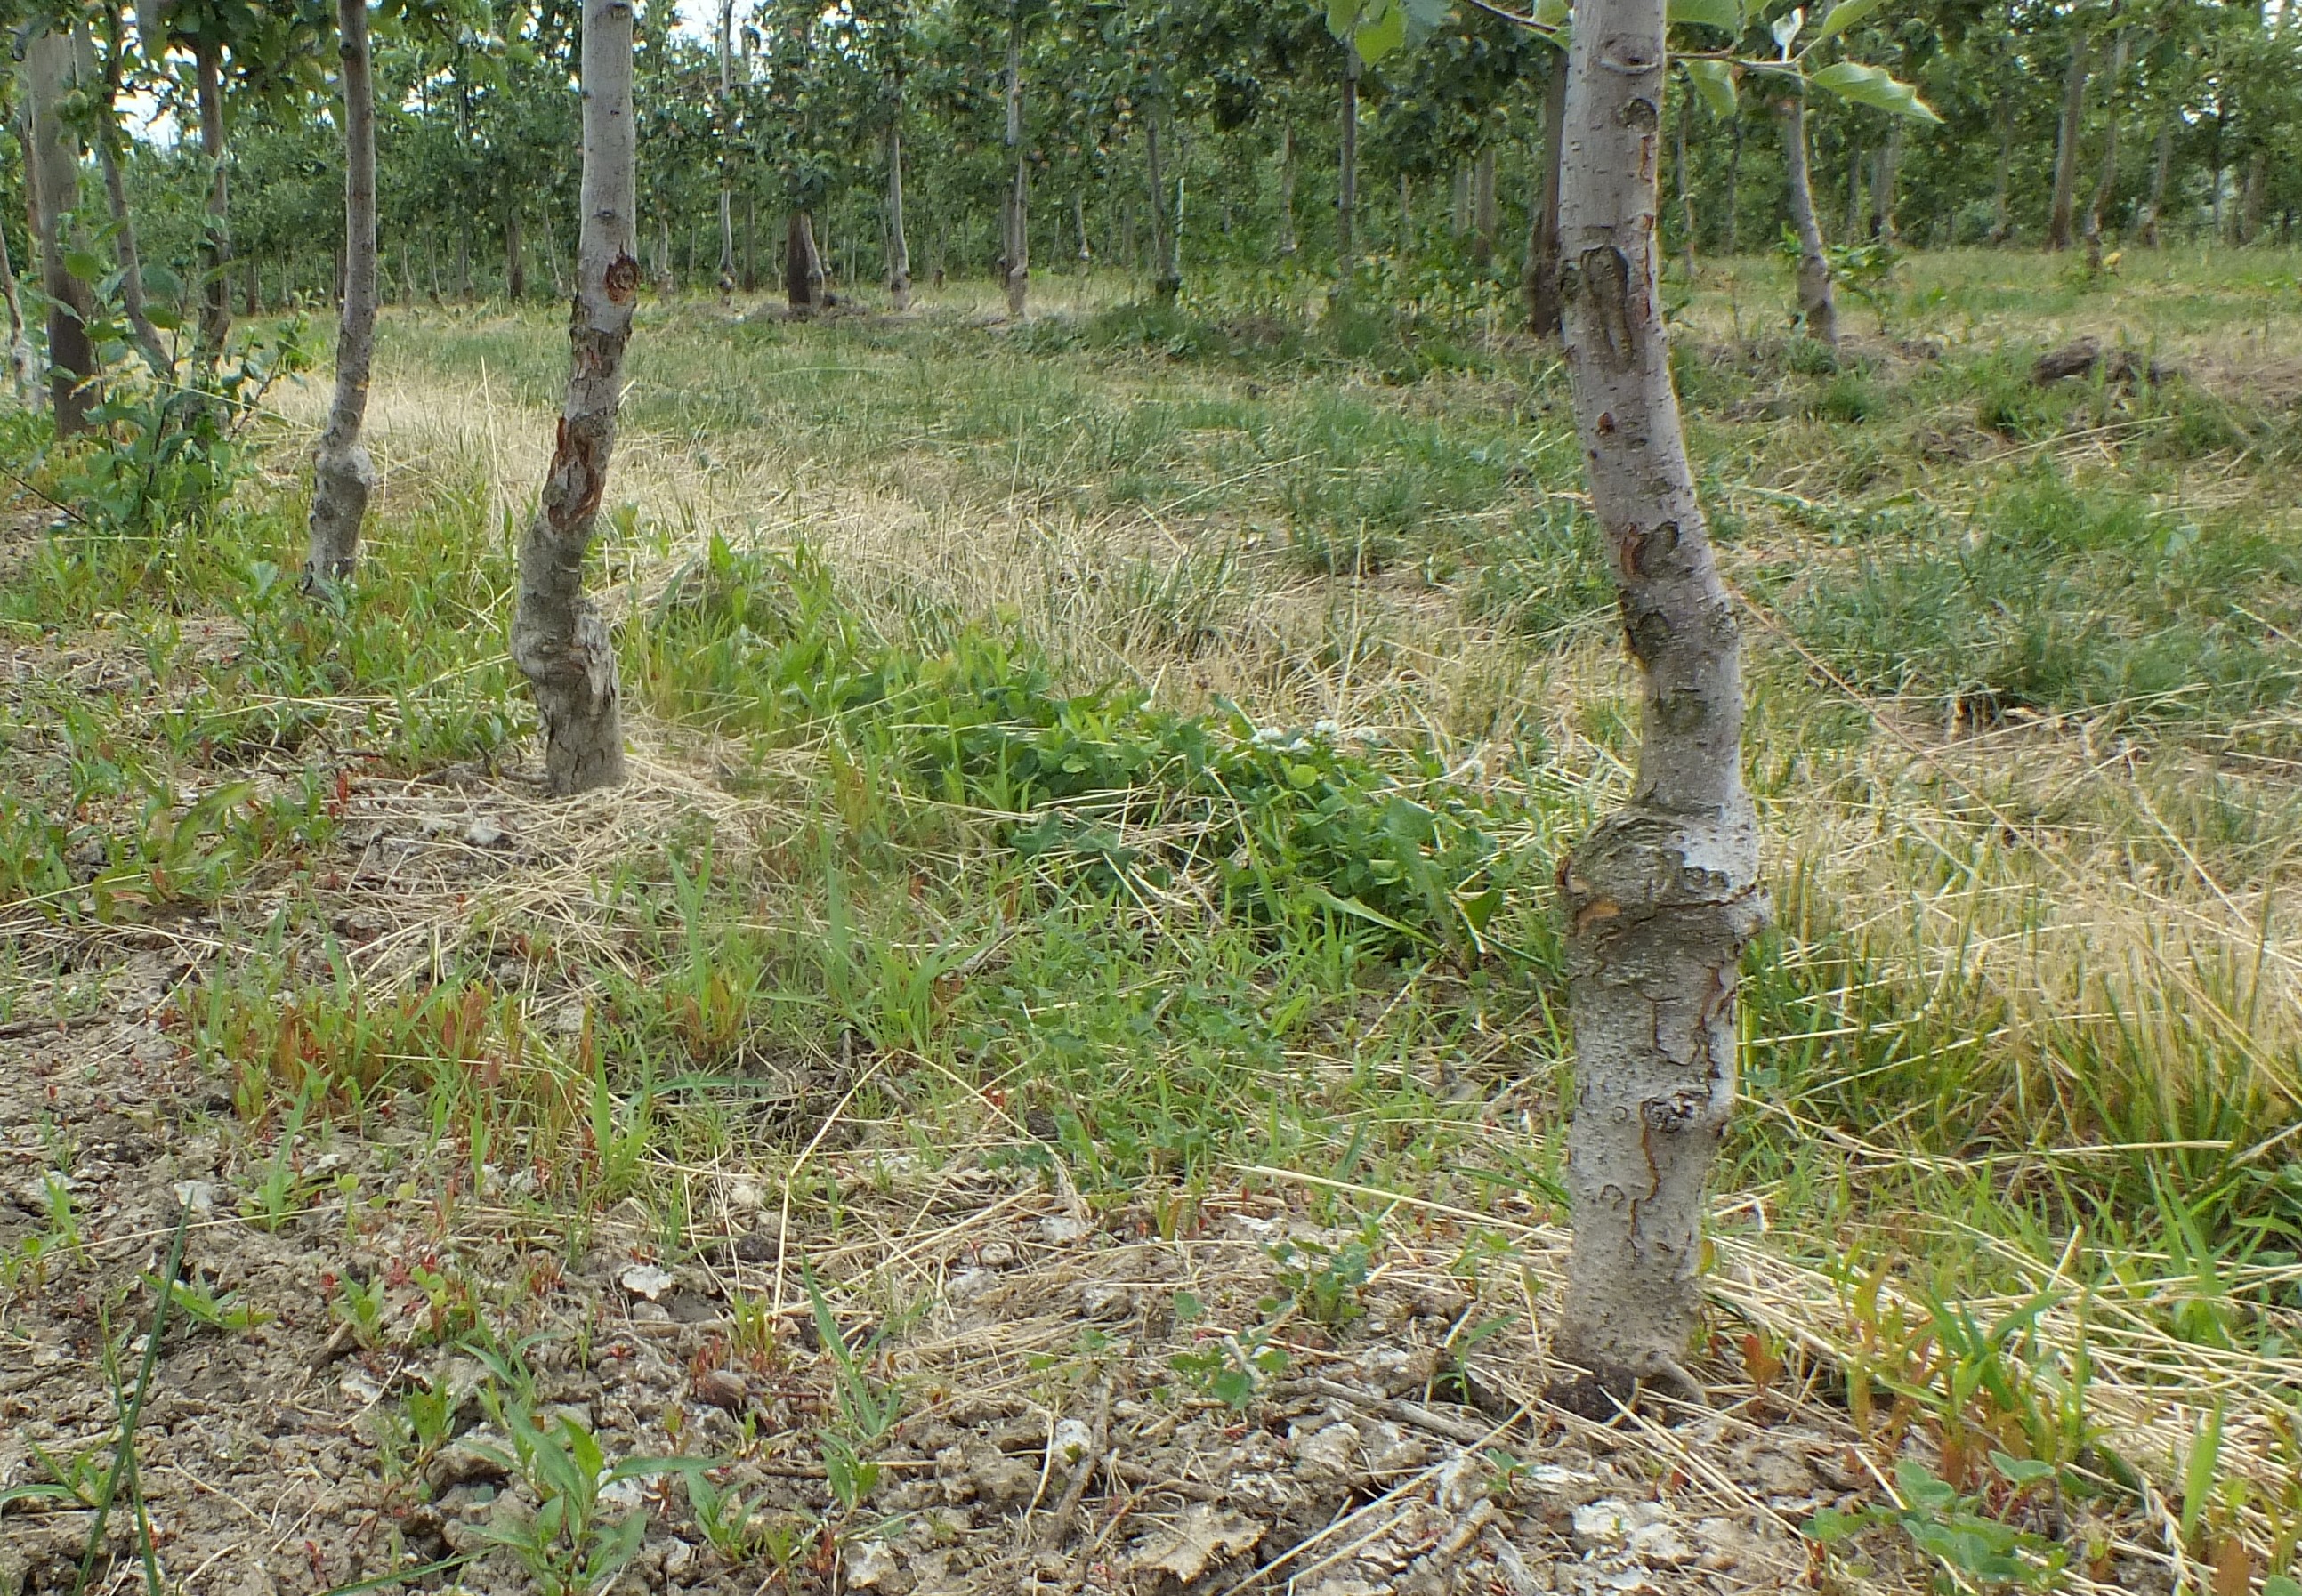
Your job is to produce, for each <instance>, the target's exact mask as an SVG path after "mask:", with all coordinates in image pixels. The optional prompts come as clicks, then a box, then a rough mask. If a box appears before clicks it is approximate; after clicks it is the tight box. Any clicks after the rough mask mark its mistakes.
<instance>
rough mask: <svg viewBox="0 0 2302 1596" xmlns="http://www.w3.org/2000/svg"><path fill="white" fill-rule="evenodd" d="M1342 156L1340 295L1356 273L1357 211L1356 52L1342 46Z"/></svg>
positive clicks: (1338, 240)
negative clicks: (1352, 274)
mask: <svg viewBox="0 0 2302 1596" xmlns="http://www.w3.org/2000/svg"><path fill="white" fill-rule="evenodd" d="M1342 115H1343V130H1342V154H1341V155H1340V164H1339V165H1338V167H1337V171H1336V176H1335V272H1336V276H1337V278H1338V280H1339V281H1340V286H1341V288H1342V290H1343V291H1344V292H1346V293H1348V292H1349V291H1350V286H1351V273H1354V272H1356V271H1357V270H1358V264H1359V263H1358V245H1357V239H1356V236H1355V235H1356V233H1357V221H1358V210H1359V52H1358V46H1356V45H1349V44H1346V45H1345V46H1343V108H1342Z"/></svg>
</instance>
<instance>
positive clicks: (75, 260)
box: [64, 249, 104, 282]
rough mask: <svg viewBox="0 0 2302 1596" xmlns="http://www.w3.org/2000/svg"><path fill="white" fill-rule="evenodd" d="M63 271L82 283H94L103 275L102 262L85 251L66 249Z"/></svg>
mask: <svg viewBox="0 0 2302 1596" xmlns="http://www.w3.org/2000/svg"><path fill="white" fill-rule="evenodd" d="M64 270H65V271H67V272H70V273H71V274H72V275H73V276H75V277H77V278H79V279H80V281H82V282H94V281H96V280H97V278H99V277H101V276H103V275H104V262H103V260H102V259H101V258H100V257H99V256H94V255H91V254H89V253H88V251H87V250H85V249H67V250H65V251H64Z"/></svg>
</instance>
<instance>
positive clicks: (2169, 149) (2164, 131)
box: [2139, 122, 2174, 249]
mask: <svg viewBox="0 0 2302 1596" xmlns="http://www.w3.org/2000/svg"><path fill="white" fill-rule="evenodd" d="M2155 155H2156V159H2155V163H2154V164H2153V165H2152V167H2151V170H2150V210H2149V214H2147V215H2146V216H2144V217H2143V219H2142V226H2141V228H2140V230H2139V231H2140V233H2141V238H2142V242H2143V244H2144V246H2145V247H2146V248H2151V249H2155V248H2158V231H2159V228H2160V226H2161V225H2162V223H2163V218H2164V216H2165V214H2166V179H2167V175H2168V173H2170V172H2172V170H2173V166H2174V124H2173V123H2172V122H2167V123H2166V124H2165V125H2164V126H2163V127H2162V128H2160V129H2159V130H2158V148H2157V150H2156V152H2155Z"/></svg>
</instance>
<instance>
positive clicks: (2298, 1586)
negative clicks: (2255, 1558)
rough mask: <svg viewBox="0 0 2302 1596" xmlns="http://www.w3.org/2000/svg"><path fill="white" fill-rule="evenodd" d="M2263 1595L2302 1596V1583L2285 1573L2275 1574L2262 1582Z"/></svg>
mask: <svg viewBox="0 0 2302 1596" xmlns="http://www.w3.org/2000/svg"><path fill="white" fill-rule="evenodd" d="M2262 1596H2302V1583H2296V1582H2295V1581H2293V1580H2291V1579H2289V1578H2288V1577H2287V1576H2286V1575H2283V1574H2273V1575H2271V1576H2270V1577H2269V1578H2268V1579H2265V1580H2264V1581H2263V1582H2262Z"/></svg>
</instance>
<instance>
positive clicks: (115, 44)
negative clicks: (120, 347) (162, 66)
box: [95, 0, 175, 377]
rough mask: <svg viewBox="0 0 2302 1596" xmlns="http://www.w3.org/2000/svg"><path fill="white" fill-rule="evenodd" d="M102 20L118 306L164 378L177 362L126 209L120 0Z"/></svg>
mask: <svg viewBox="0 0 2302 1596" xmlns="http://www.w3.org/2000/svg"><path fill="white" fill-rule="evenodd" d="M104 21H105V52H104V59H103V72H102V77H101V80H100V81H101V84H102V88H103V93H102V94H101V95H100V96H99V97H97V104H96V106H95V110H96V155H97V168H98V170H100V171H101V172H103V173H104V197H105V205H106V206H107V207H108V208H109V209H110V210H111V212H112V237H113V248H115V249H117V250H118V251H119V252H120V307H121V309H122V312H124V313H125V314H126V315H127V317H128V330H129V333H130V336H131V337H132V338H134V339H135V340H136V347H137V348H138V349H139V350H141V351H142V352H143V355H144V359H145V362H146V364H147V365H150V366H151V368H152V370H153V372H154V373H155V374H156V375H159V376H163V377H166V376H170V375H172V374H173V372H174V368H175V362H174V361H172V359H170V358H169V356H168V349H167V346H166V345H165V344H164V343H163V342H162V341H161V339H160V330H159V328H157V327H155V326H154V325H153V323H152V313H151V311H150V309H149V308H148V307H147V306H146V305H145V303H144V258H143V252H142V251H141V250H140V249H139V248H138V247H137V243H136V218H135V216H134V215H133V214H131V213H130V210H129V208H128V184H127V181H126V178H125V177H124V175H123V174H122V171H121V144H122V139H121V133H120V111H119V102H120V89H121V83H122V77H123V75H124V73H125V71H126V66H127V55H128V48H127V39H126V29H124V27H123V26H122V18H121V11H120V5H119V4H118V0H106V4H105V8H104Z"/></svg>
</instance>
